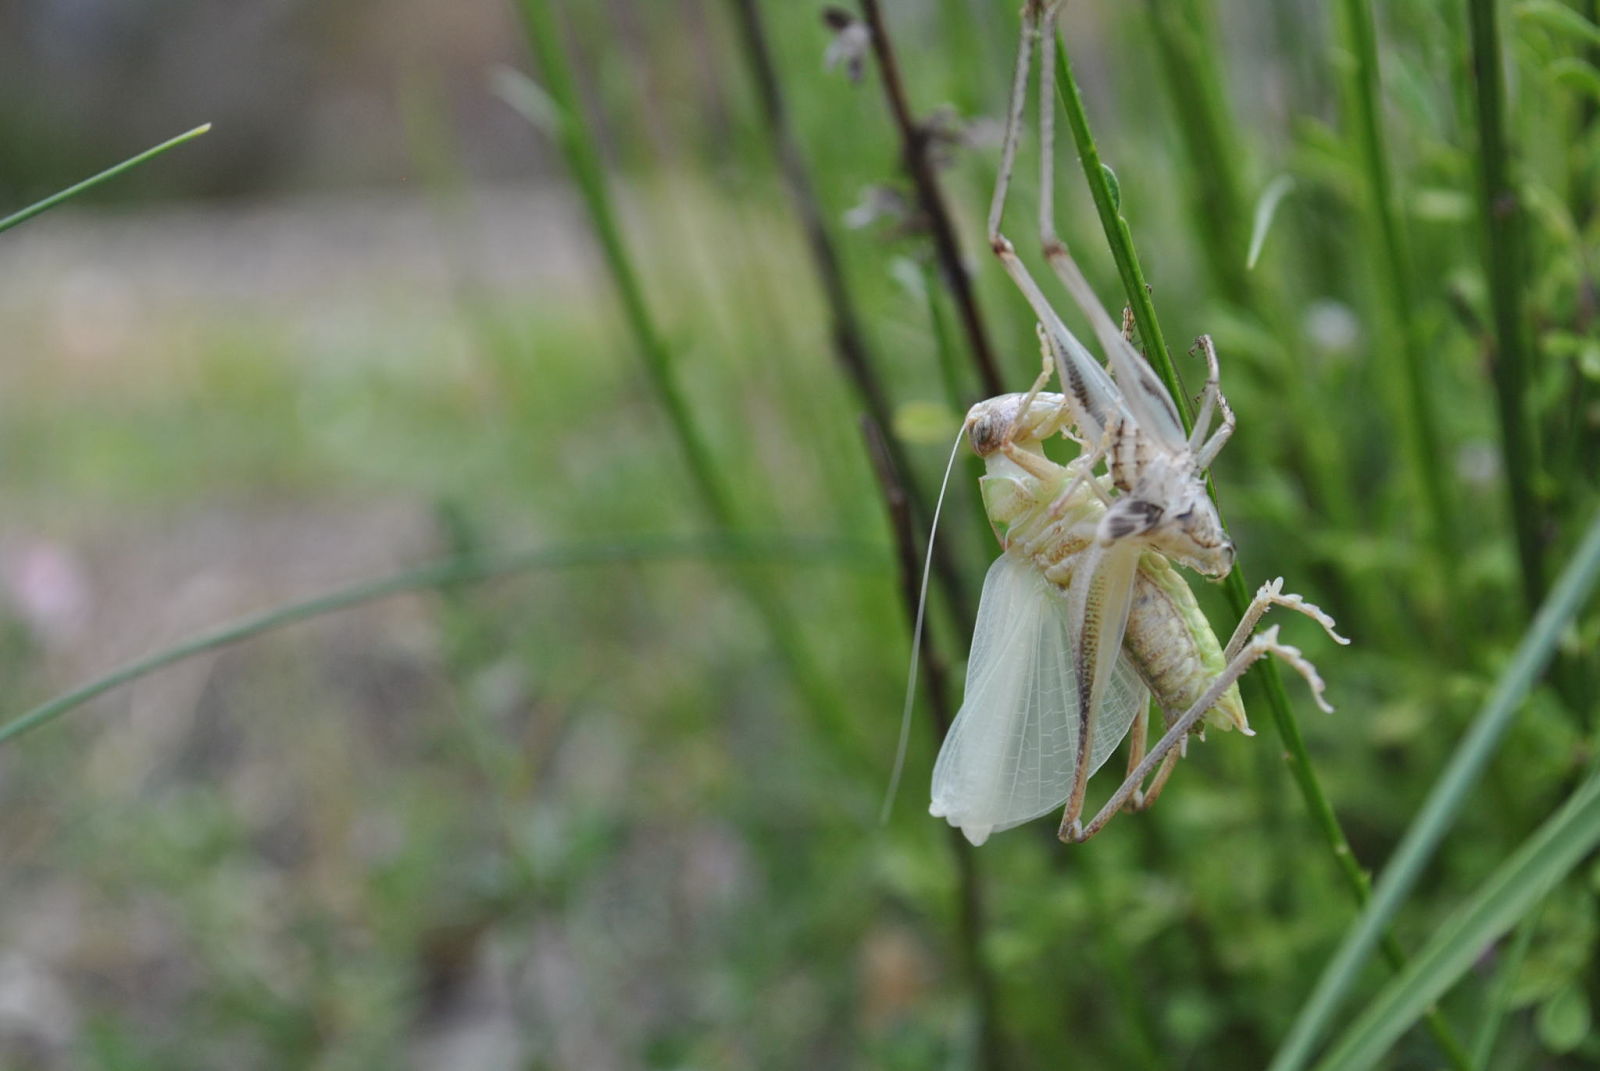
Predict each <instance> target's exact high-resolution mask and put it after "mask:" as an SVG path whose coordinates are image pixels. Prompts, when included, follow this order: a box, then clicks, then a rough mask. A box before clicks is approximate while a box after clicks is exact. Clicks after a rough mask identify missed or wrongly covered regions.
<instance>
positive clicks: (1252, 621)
mask: <svg viewBox="0 0 1600 1071" xmlns="http://www.w3.org/2000/svg"><path fill="white" fill-rule="evenodd" d="M1274 606H1283V607H1286V608H1288V609H1290V610H1294V611H1296V612H1298V613H1302V614H1305V615H1306V616H1307V617H1309V618H1311V620H1313V621H1315V622H1316V623H1317V624H1319V625H1321V626H1322V631H1324V632H1326V633H1327V634H1328V638H1329V639H1331V640H1333V642H1334V643H1337V644H1340V645H1341V646H1343V645H1348V644H1349V642H1350V641H1349V639H1348V638H1346V637H1344V636H1341V635H1339V633H1338V632H1336V631H1334V621H1333V618H1332V617H1330V616H1328V615H1327V614H1326V613H1324V612H1323V611H1322V609H1321V608H1320V607H1318V606H1317V605H1315V604H1314V603H1310V602H1307V601H1306V600H1305V599H1304V598H1303V597H1302V596H1299V595H1296V594H1294V593H1292V592H1291V593H1290V594H1287V595H1285V594H1284V593H1283V577H1281V576H1280V577H1278V578H1277V579H1275V580H1269V581H1267V582H1266V583H1265V584H1262V585H1261V587H1260V588H1258V589H1257V590H1256V597H1255V598H1254V599H1251V600H1250V605H1249V606H1248V607H1246V608H1245V611H1244V616H1243V617H1241V618H1239V626H1238V627H1237V628H1235V629H1234V630H1233V636H1232V637H1231V638H1230V639H1229V640H1228V645H1227V646H1226V647H1224V648H1223V650H1222V656H1223V657H1224V658H1226V659H1229V660H1231V659H1233V658H1234V657H1236V656H1237V655H1238V653H1239V651H1240V650H1241V649H1242V648H1243V647H1244V645H1245V641H1246V640H1247V639H1249V637H1250V633H1252V632H1253V631H1255V627H1256V623H1257V622H1258V621H1260V620H1261V615H1263V614H1265V613H1266V612H1267V611H1268V610H1270V609H1271V608H1272V607H1274Z"/></svg>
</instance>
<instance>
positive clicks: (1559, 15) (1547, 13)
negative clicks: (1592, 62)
mask: <svg viewBox="0 0 1600 1071" xmlns="http://www.w3.org/2000/svg"><path fill="white" fill-rule="evenodd" d="M1511 13H1512V14H1513V15H1515V16H1516V17H1517V20H1518V21H1519V22H1532V23H1537V24H1538V25H1540V26H1543V27H1544V28H1545V29H1547V30H1553V31H1555V32H1556V33H1560V34H1564V35H1566V36H1568V37H1571V38H1573V39H1574V40H1575V41H1577V42H1578V43H1579V44H1584V45H1590V46H1597V45H1600V26H1596V25H1595V24H1594V23H1593V22H1590V21H1589V20H1588V19H1586V18H1584V17H1583V14H1582V13H1581V12H1578V11H1574V10H1573V9H1572V8H1570V7H1568V6H1567V5H1565V4H1562V3H1558V2H1557V0H1522V2H1521V3H1518V4H1514V5H1512V8H1511Z"/></svg>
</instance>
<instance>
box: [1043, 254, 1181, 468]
mask: <svg viewBox="0 0 1600 1071" xmlns="http://www.w3.org/2000/svg"><path fill="white" fill-rule="evenodd" d="M1057 267H1058V268H1059V269H1060V272H1061V281H1062V282H1064V283H1065V284H1066V285H1067V290H1068V291H1069V292H1070V293H1071V294H1072V300H1073V301H1074V302H1076V303H1077V305H1078V308H1080V309H1082V310H1083V314H1084V315H1085V316H1087V317H1088V318H1089V325H1090V326H1091V327H1093V328H1094V334H1095V337H1096V338H1097V339H1099V341H1100V348H1101V349H1103V350H1105V351H1106V358H1107V360H1109V361H1110V362H1111V374H1112V376H1113V377H1114V378H1115V379H1116V381H1117V387H1118V388H1119V389H1120V391H1121V393H1122V400H1123V402H1124V404H1125V405H1126V406H1127V408H1128V412H1129V413H1130V414H1132V416H1133V419H1134V421H1135V422H1136V423H1137V424H1138V425H1139V427H1140V428H1142V429H1144V430H1145V431H1146V432H1148V433H1149V434H1151V435H1153V436H1155V437H1156V438H1157V440H1158V441H1160V442H1162V443H1163V444H1165V445H1166V447H1167V448H1168V449H1169V450H1173V451H1177V450H1180V449H1182V448H1183V447H1184V445H1185V444H1186V443H1187V442H1188V435H1187V434H1185V432H1184V430H1183V421H1182V420H1180V419H1179V418H1178V410H1177V407H1176V406H1174V405H1173V403H1172V396H1171V395H1170V394H1168V393H1167V388H1166V387H1165V386H1163V385H1162V383H1161V380H1160V379H1159V378H1158V377H1157V376H1156V373H1155V369H1153V368H1151V367H1150V363H1149V362H1148V361H1146V360H1145V359H1144V358H1143V357H1142V356H1140V355H1139V351H1138V350H1136V349H1134V348H1133V346H1132V344H1130V343H1129V342H1128V340H1127V339H1125V338H1123V337H1122V331H1121V330H1120V329H1119V328H1118V327H1117V325H1116V324H1115V323H1113V322H1112V320H1111V315H1110V313H1108V312H1106V310H1105V306H1104V305H1102V304H1100V299H1099V298H1098V297H1096V296H1095V292H1094V290H1093V288H1091V287H1090V286H1089V282H1088V280H1086V279H1085V278H1084V277H1083V273H1082V272H1081V271H1079V270H1078V265H1077V263H1076V262H1075V261H1073V260H1072V259H1071V258H1070V257H1063V258H1061V259H1060V260H1059V261H1058V262H1057ZM1080 348H1081V347H1080Z"/></svg>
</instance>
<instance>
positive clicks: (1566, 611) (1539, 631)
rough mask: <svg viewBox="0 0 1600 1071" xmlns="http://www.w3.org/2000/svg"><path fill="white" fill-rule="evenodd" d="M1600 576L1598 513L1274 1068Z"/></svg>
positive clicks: (1457, 805) (1465, 787)
mask: <svg viewBox="0 0 1600 1071" xmlns="http://www.w3.org/2000/svg"><path fill="white" fill-rule="evenodd" d="M1597 576H1600V512H1596V514H1595V516H1594V518H1593V519H1592V520H1591V521H1590V522H1589V527H1588V530H1587V531H1586V532H1585V534H1584V538H1583V542H1582V543H1580V544H1579V546H1578V549H1577V550H1576V551H1574V552H1573V555H1572V559H1571V560H1570V561H1569V562H1568V563H1567V568H1566V570H1565V571H1564V572H1563V573H1562V575H1561V579H1560V580H1559V581H1558V582H1557V583H1556V586H1555V587H1554V588H1553V589H1552V590H1551V592H1550V596H1549V597H1548V598H1547V599H1546V600H1545V602H1544V605H1543V606H1542V607H1540V609H1539V614H1538V616H1537V617H1535V618H1534V620H1533V624H1532V625H1531V626H1530V627H1529V629H1528V631H1527V633H1526V634H1525V635H1524V637H1523V640H1522V643H1521V644H1520V645H1519V646H1518V647H1517V651H1516V654H1515V655H1514V656H1513V657H1512V659H1511V663H1510V664H1509V665H1508V666H1507V667H1506V669H1505V671H1504V672H1503V673H1501V675H1500V679H1499V681H1498V682H1497V683H1496V684H1495V688H1494V691H1493V693H1491V694H1490V696H1489V698H1488V700H1487V701H1486V702H1485V703H1484V705H1483V709H1482V710H1481V711H1480V712H1479V714H1478V716H1477V718H1476V719H1475V720H1474V721H1473V723H1472V728H1471V730H1470V731H1469V732H1468V733H1467V735H1466V737H1465V738H1464V739H1463V740H1462V741H1461V743H1460V745H1458V746H1457V748H1456V752H1455V755H1454V756H1452V757H1451V759H1450V764H1449V765H1448V766H1447V767H1446V768H1445V770H1444V772H1443V773H1442V774H1440V775H1439V779H1438V780H1437V781H1436V782H1435V783H1434V788H1433V791H1432V792H1431V793H1430V794H1429V796H1428V799H1427V802H1426V803H1424V804H1423V806H1422V810H1421V811H1420V812H1418V814H1417V817H1416V819H1415V820H1413V822H1412V823H1411V828H1410V829H1409V830H1407V832H1406V835H1405V838H1404V839H1403V840H1401V842H1400V846H1399V847H1398V848H1396V849H1395V853H1394V857H1393V859H1392V860H1391V861H1390V863H1389V865H1388V866H1387V867H1385V868H1384V871H1383V876H1382V877H1381V878H1379V880H1378V884H1377V887H1376V888H1375V889H1374V890H1373V893H1372V899H1371V902H1369V903H1368V904H1367V906H1366V909H1365V910H1364V911H1363V912H1362V913H1361V917H1360V918H1358V919H1356V921H1355V922H1354V923H1352V924H1351V927H1350V929H1349V930H1348V931H1346V933H1345V938H1344V943H1343V944H1341V945H1340V946H1339V950H1338V952H1337V953H1335V954H1334V957H1333V959H1332V960H1330V961H1329V962H1328V965H1327V967H1325V968H1324V969H1323V972H1322V977H1321V978H1320V979H1319V980H1318V982H1317V987H1316V989H1314V990H1313V991H1312V993H1311V997H1310V998H1309V999H1308V1000H1307V1001H1306V1003H1305V1004H1304V1005H1303V1006H1302V1007H1301V1009H1300V1014H1299V1016H1298V1017H1297V1018H1296V1019H1295V1022H1294V1026H1293V1027H1292V1028H1291V1029H1290V1031H1289V1036H1288V1038H1287V1039H1286V1040H1285V1041H1284V1043H1283V1048H1282V1049H1280V1050H1279V1052H1278V1055H1277V1057H1276V1058H1275V1059H1274V1060H1273V1062H1272V1071H1296V1069H1298V1068H1301V1067H1304V1066H1305V1064H1306V1061H1307V1060H1308V1058H1309V1057H1310V1054H1311V1048H1312V1046H1313V1045H1315V1044H1316V1041H1317V1038H1318V1037H1319V1036H1320V1035H1321V1033H1322V1031H1323V1029H1324V1028H1325V1027H1326V1026H1327V1023H1328V1020H1329V1019H1331V1018H1332V1016H1333V1013H1334V1011H1335V1010H1336V1009H1337V1008H1338V1006H1339V1002H1340V1000H1341V998H1342V997H1343V996H1344V994H1345V993H1346V992H1347V991H1348V990H1349V988H1350V987H1351V986H1352V985H1353V984H1354V983H1355V980H1356V977H1357V975H1359V973H1360V971H1361V967H1362V965H1363V964H1364V963H1365V962H1366V958H1367V955H1368V954H1369V953H1370V952H1371V951H1372V946H1373V945H1374V944H1375V943H1376V942H1377V940H1378V938H1379V936H1380V935H1381V934H1382V933H1383V932H1384V930H1385V928H1386V927H1387V926H1388V924H1389V920H1390V919H1392V918H1393V917H1394V915H1395V912H1396V911H1398V910H1399V908H1400V905H1401V904H1402V903H1403V902H1404V901H1405V898H1406V896H1407V895H1408V894H1409V893H1410V892H1411V888H1412V886H1413V885H1415V884H1416V881H1417V878H1418V876H1419V875H1420V874H1421V873H1422V868H1423V867H1424V866H1426V865H1427V863H1428V860H1429V859H1431V858H1432V857H1433V852H1434V849H1435V848H1437V847H1438V845H1439V841H1440V840H1441V839H1443V837H1444V834H1445V832H1446V831H1447V830H1448V829H1449V828H1450V825H1451V823H1453V822H1454V821H1455V817H1456V814H1457V812H1459V811H1460V810H1461V806H1462V804H1463V803H1465V802H1466V798H1467V794H1468V793H1469V792H1470V791H1471V790H1472V787H1473V786H1474V785H1476V784H1477V783H1478V779H1479V777H1481V776H1482V774H1483V769H1484V767H1485V766H1486V765H1487V764H1488V762H1489V760H1490V759H1491V758H1493V757H1494V753H1495V750H1496V748H1497V747H1498V746H1499V744H1500V740H1501V738H1502V737H1503V736H1504V735H1505V732H1506V730H1507V729H1508V728H1509V727H1510V725H1511V718H1512V716H1513V715H1515V714H1516V712H1517V709H1518V707H1519V706H1520V705H1521V703H1522V700H1523V699H1524V698H1526V697H1527V694H1528V692H1529V691H1530V690H1531V689H1532V687H1533V683H1534V680H1535V678H1537V677H1538V675H1539V674H1540V672H1542V671H1543V670H1544V668H1545V666H1546V665H1548V664H1549V662H1550V659H1551V657H1552V656H1553V655H1554V653H1555V646H1556V641H1557V639H1558V638H1559V637H1560V636H1561V634H1562V632H1564V631H1565V630H1566V628H1567V626H1568V625H1569V624H1571V622H1572V619H1573V617H1574V616H1576V614H1577V612H1578V610H1579V609H1580V608H1581V607H1582V606H1583V603H1584V600H1585V599H1586V598H1587V597H1588V595H1589V592H1590V590H1591V589H1592V588H1593V587H1594V583H1595V579H1596V577H1597Z"/></svg>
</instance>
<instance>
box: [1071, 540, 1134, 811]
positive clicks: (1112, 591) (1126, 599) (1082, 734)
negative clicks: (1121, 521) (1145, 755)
mask: <svg viewBox="0 0 1600 1071" xmlns="http://www.w3.org/2000/svg"><path fill="white" fill-rule="evenodd" d="M1140 553H1141V550H1140V548H1139V546H1138V545H1137V544H1132V543H1127V542H1114V543H1111V544H1102V543H1100V542H1098V541H1097V542H1095V543H1092V544H1090V546H1089V548H1088V549H1087V550H1086V551H1084V553H1083V554H1082V556H1081V560H1080V562H1079V563H1078V567H1077V568H1076V569H1075V570H1074V571H1073V574H1072V581H1071V585H1070V586H1069V587H1068V589H1067V614H1068V617H1069V618H1070V619H1071V621H1072V623H1073V624H1074V625H1075V626H1076V629H1077V634H1076V636H1075V637H1074V640H1073V651H1072V665H1073V671H1074V672H1073V676H1074V678H1075V684H1076V689H1075V691H1076V693H1077V695H1076V705H1077V715H1078V755H1077V764H1076V766H1075V768H1074V770H1073V778H1072V791H1071V793H1070V794H1068V796H1067V802H1066V806H1065V807H1064V808H1063V809H1062V812H1061V827H1060V830H1059V831H1058V835H1059V836H1061V838H1062V839H1063V840H1065V839H1067V834H1068V831H1070V830H1073V829H1075V828H1076V827H1077V825H1078V818H1079V816H1080V815H1081V814H1082V813H1083V796H1084V791H1085V789H1086V787H1087V785H1088V781H1089V757H1090V755H1092V754H1093V752H1094V723H1095V714H1096V713H1097V712H1098V711H1099V709H1100V704H1101V702H1102V701H1103V700H1104V698H1105V695H1106V690H1107V689H1108V688H1109V687H1110V682H1111V676H1112V673H1113V672H1114V670H1115V666H1116V660H1117V657H1118V654H1119V652H1120V651H1121V650H1122V640H1123V635H1124V634H1125V632H1126V631H1127V627H1128V613H1129V611H1130V609H1131V608H1132V604H1133V577H1134V571H1135V570H1136V569H1137V568H1138V564H1139V555H1140Z"/></svg>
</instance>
